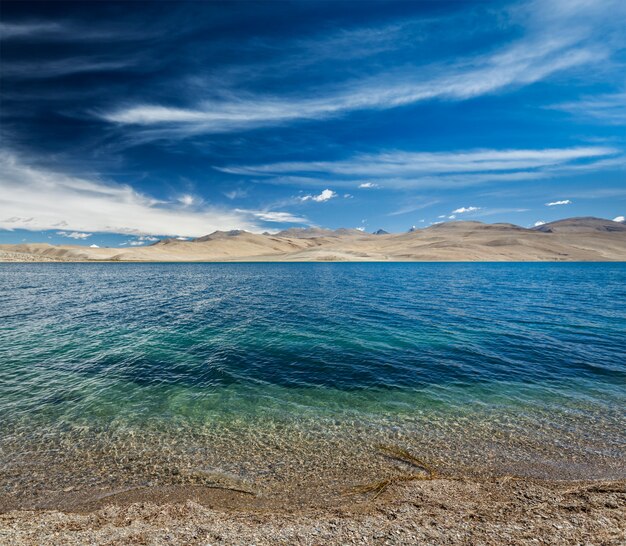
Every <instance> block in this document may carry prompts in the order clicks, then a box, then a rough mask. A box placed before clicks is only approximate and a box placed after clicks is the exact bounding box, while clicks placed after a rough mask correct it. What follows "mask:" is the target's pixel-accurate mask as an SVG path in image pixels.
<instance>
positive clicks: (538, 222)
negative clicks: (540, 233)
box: [533, 220, 545, 227]
mask: <svg viewBox="0 0 626 546" xmlns="http://www.w3.org/2000/svg"><path fill="white" fill-rule="evenodd" d="M544 224H545V222H544V221H543V220H537V221H536V222H535V223H534V224H533V225H534V226H535V227H539V226H543V225H544Z"/></svg>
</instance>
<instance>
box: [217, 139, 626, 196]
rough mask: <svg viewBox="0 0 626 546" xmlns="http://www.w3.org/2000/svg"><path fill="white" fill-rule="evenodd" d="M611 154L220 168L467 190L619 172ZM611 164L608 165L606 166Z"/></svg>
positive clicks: (516, 153)
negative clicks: (589, 172)
mask: <svg viewBox="0 0 626 546" xmlns="http://www.w3.org/2000/svg"><path fill="white" fill-rule="evenodd" d="M617 154H619V150H618V149H616V148H611V147H606V146H582V147H574V148H549V149H542V150H541V149H540V150H523V149H522V150H468V151H454V152H403V151H391V152H381V153H378V154H360V155H356V156H353V157H351V158H349V159H345V160H338V161H301V162H293V161H292V162H280V163H271V164H262V165H244V166H230V167H220V168H218V170H220V171H222V172H226V173H231V174H237V175H246V176H255V177H267V181H268V182H272V183H279V184H281V183H289V184H297V183H302V184H308V185H312V184H315V183H317V184H327V180H326V179H327V177H329V176H332V177H333V183H334V184H337V185H342V186H347V185H351V184H355V183H358V182H359V179H362V178H363V177H365V176H367V177H369V178H370V179H371V178H372V177H375V178H376V179H377V180H380V181H381V185H384V187H386V188H411V187H413V188H414V187H454V186H471V185H476V184H485V183H489V182H499V181H503V182H506V181H509V182H511V181H519V180H529V179H534V178H541V177H546V176H556V175H559V174H566V173H567V172H570V171H571V172H576V171H578V170H581V169H590V168H592V169H596V170H599V169H600V168H602V167H613V166H618V167H619V166H623V164H624V158H623V157H622V156H618V157H614V156H616V155H617ZM613 159H616V160H618V161H614V162H612V163H609V164H608V165H607V164H606V163H605V162H607V161H611V160H613Z"/></svg>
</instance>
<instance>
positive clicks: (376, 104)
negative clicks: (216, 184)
mask: <svg viewBox="0 0 626 546" xmlns="http://www.w3.org/2000/svg"><path fill="white" fill-rule="evenodd" d="M544 3H548V4H550V3H549V2H544ZM552 4H554V6H555V9H557V8H558V10H559V12H560V13H562V17H560V18H555V17H549V16H547V15H545V16H541V17H539V16H535V17H531V16H529V15H528V13H534V12H541V13H544V12H546V11H547V12H549V10H546V9H545V8H543V7H542V6H541V5H540V3H533V4H532V6H530V8H529V9H528V10H527V11H526V13H525V14H524V15H523V17H522V16H520V15H519V14H518V15H517V16H518V17H519V18H520V21H513V22H512V24H515V23H516V22H517V23H518V24H519V23H520V22H521V24H522V25H524V26H525V30H526V33H525V35H523V36H522V37H521V38H519V39H518V40H517V41H515V42H513V43H510V44H508V45H503V46H501V48H500V49H499V50H496V51H492V52H487V53H481V54H476V55H473V56H471V57H467V58H464V59H460V60H459V59H452V60H450V61H448V62H445V61H442V62H439V63H437V64H435V65H414V66H408V67H406V66H405V67H402V68H397V69H394V70H392V71H387V72H380V73H378V74H375V75H372V76H369V77H365V78H360V79H354V80H352V81H344V82H342V83H339V84H337V85H334V86H332V87H327V88H326V89H324V88H321V89H320V88H319V87H316V88H315V89H314V90H311V91H310V92H309V93H303V94H300V95H299V96H295V97H294V96H293V95H289V96H266V95H258V94H254V93H251V92H250V91H249V90H246V89H239V90H229V91H228V93H223V95H224V96H225V98H221V99H215V98H206V99H205V100H202V99H200V100H199V101H198V102H197V103H195V104H192V105H190V106H174V105H171V104H156V103H149V102H146V103H137V104H131V105H123V106H121V107H119V108H117V109H113V110H111V111H106V112H103V113H102V114H101V117H102V118H103V119H105V120H107V121H110V122H112V123H117V124H124V125H135V126H138V127H140V128H141V127H154V126H157V127H160V128H162V129H168V128H169V129H171V130H172V131H174V132H175V134H177V135H179V136H184V135H185V134H197V133H219V132H228V131H237V130H241V129H248V128H253V127H262V126H269V125H277V124H284V123H288V122H293V121H298V120H307V119H323V118H327V117H331V116H337V115H341V114H344V113H346V112H351V111H355V110H365V109H388V108H397V107H400V106H404V105H408V104H414V103H417V102H421V101H427V100H433V99H442V100H453V101H462V100H467V99H471V98H474V97H479V96H482V95H486V94H492V93H498V92H501V91H504V90H506V89H508V88H512V87H519V86H525V85H530V84H533V83H535V82H538V81H541V80H544V79H546V78H549V77H551V76H553V75H554V74H557V73H560V72H563V71H566V70H569V69H572V68H579V67H582V66H586V65H590V64H597V63H599V62H602V61H605V60H606V59H608V58H609V57H610V56H611V54H612V53H613V51H614V50H617V49H619V48H620V47H621V45H620V43H614V42H613V41H611V40H600V39H598V37H597V36H596V28H595V26H594V21H597V18H598V17H603V19H602V20H603V21H605V20H606V19H607V15H606V13H605V12H606V6H602V5H600V4H598V5H595V3H591V2H588V3H583V2H573V3H572V6H570V7H569V8H565V7H562V3H561V2H552ZM611 5H615V6H616V9H619V3H618V2H612V3H611ZM511 13H514V10H512V11H511ZM594 17H595V19H594ZM159 135H161V136H162V135H163V132H159Z"/></svg>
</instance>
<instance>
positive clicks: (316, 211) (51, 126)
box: [0, 0, 626, 246]
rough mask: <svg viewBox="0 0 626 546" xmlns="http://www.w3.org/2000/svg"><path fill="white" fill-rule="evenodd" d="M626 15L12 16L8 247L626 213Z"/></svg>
mask: <svg viewBox="0 0 626 546" xmlns="http://www.w3.org/2000/svg"><path fill="white" fill-rule="evenodd" d="M624 21H626V3H624V2H623V1H621V0H618V1H611V0H606V1H586V0H555V1H548V0H541V1H530V2H511V3H506V2H493V3H488V2H477V3H472V2H469V1H467V2H444V1H441V2H407V1H402V2H397V3H394V2H345V3H342V2H313V1H293V2H279V1H271V2H256V3H253V2H239V3H238V2H228V3H227V2H219V3H217V2H216V3H212V2H189V3H185V2H175V3H169V2H154V3H145V2H124V3H111V2H106V3H104V2H83V3H69V4H66V3H62V2H48V3H45V2H41V3H32V4H31V3H29V2H15V3H12V2H3V10H2V15H1V27H0V31H1V32H0V37H1V41H2V42H1V47H2V49H1V55H0V68H1V71H2V83H1V87H0V98H1V108H0V122H1V124H0V131H1V133H0V136H1V141H0V242H4V243H13V242H21V241H45V242H53V243H76V244H98V245H101V246H102V245H131V244H132V245H142V244H149V243H150V242H151V241H152V240H154V238H155V237H160V236H179V237H194V236H200V235H204V234H206V233H210V232H212V231H214V230H216V229H248V230H250V231H257V232H262V231H266V230H267V231H277V230H280V229H284V228H288V227H292V226H309V225H310V226H323V227H328V228H337V227H351V228H361V229H365V230H366V231H374V230H376V229H378V228H383V229H386V230H387V231H390V232H399V231H406V230H407V229H409V228H410V227H411V226H417V227H426V226H428V225H431V224H432V223H434V222H440V221H447V220H454V219H456V220H464V219H466V220H481V221H485V222H511V223H515V224H518V225H522V226H532V225H534V224H535V223H536V222H539V221H544V222H548V221H551V220H555V219H558V218H564V217H570V216H600V217H604V218H614V217H617V216H621V215H624V214H625V213H626V152H625V150H626V131H625V128H624V126H625V124H626V77H625V76H624V74H626V66H625V64H626V31H625V26H626V25H625V23H624Z"/></svg>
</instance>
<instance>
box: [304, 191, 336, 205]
mask: <svg viewBox="0 0 626 546" xmlns="http://www.w3.org/2000/svg"><path fill="white" fill-rule="evenodd" d="M334 197H337V194H336V193H335V192H334V191H333V190H328V189H326V190H322V193H320V194H319V195H304V196H302V197H300V198H299V199H300V201H315V202H316V203H323V202H324V201H329V200H330V199H333V198H334Z"/></svg>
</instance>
